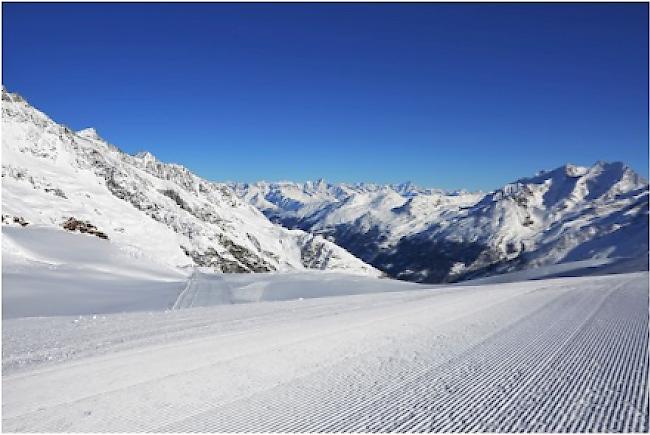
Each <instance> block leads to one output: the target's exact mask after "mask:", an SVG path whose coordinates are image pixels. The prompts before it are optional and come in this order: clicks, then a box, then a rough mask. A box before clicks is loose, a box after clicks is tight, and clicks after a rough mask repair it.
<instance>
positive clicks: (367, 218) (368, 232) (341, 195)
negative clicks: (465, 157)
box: [232, 162, 648, 282]
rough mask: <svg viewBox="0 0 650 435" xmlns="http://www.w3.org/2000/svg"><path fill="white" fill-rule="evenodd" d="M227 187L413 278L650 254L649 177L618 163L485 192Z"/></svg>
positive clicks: (275, 215) (569, 169)
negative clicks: (649, 247)
mask: <svg viewBox="0 0 650 435" xmlns="http://www.w3.org/2000/svg"><path fill="white" fill-rule="evenodd" d="M232 187H233V189H234V191H235V193H236V194H237V195H238V196H239V197H240V198H242V199H243V200H245V201H248V202H249V203H251V204H253V205H255V206H256V207H258V208H259V209H260V210H262V211H263V212H264V213H265V214H266V215H267V216H269V218H270V219H271V220H273V221H275V222H279V223H282V224H283V225H285V226H287V227H289V228H301V229H304V230H306V231H310V232H313V233H316V234H321V235H323V236H326V237H328V238H329V239H330V240H333V241H335V242H336V243H337V244H339V245H341V246H342V247H344V248H346V249H347V250H349V251H350V252H352V253H353V254H355V255H357V256H358V257H359V258H361V259H363V260H364V261H366V262H368V263H370V264H372V265H374V266H375V267H377V268H379V269H381V270H383V271H384V272H386V273H387V274H388V275H390V276H393V277H397V278H400V279H407V280H412V281H421V282H446V281H459V280H464V279H468V278H475V277H480V276H485V275H494V274H499V273H504V272H510V271H516V270H523V269H531V268H537V267H542V266H549V265H553V264H558V263H565V262H575V261H587V260H598V259H604V258H606V259H609V260H611V261H614V260H616V259H621V258H646V257H647V254H648V182H647V181H646V180H644V179H643V178H641V177H640V176H639V175H637V174H636V173H635V172H634V171H633V170H632V169H630V168H629V167H627V166H625V165H624V164H622V163H620V162H614V163H606V162H597V163H596V164H594V165H593V166H592V167H589V168H587V167H578V166H574V165H565V166H563V167H560V168H557V169H555V170H553V171H549V172H541V173H539V174H538V175H536V176H534V177H531V178H523V179H520V180H517V181H515V182H513V183H511V184H508V185H506V186H503V187H502V188H501V189H498V190H496V191H494V192H490V193H488V194H483V193H480V192H478V193H468V192H464V191H459V192H443V191H439V190H434V189H419V188H417V187H415V186H412V185H400V186H395V185H386V186H377V185H366V184H358V185H348V184H328V183H325V182H324V181H322V180H321V181H319V182H318V183H311V182H308V183H304V184H299V183H290V182H280V183H265V182H260V183H254V184H232ZM639 263H641V262H639ZM642 269H645V270H647V262H646V264H645V265H642Z"/></svg>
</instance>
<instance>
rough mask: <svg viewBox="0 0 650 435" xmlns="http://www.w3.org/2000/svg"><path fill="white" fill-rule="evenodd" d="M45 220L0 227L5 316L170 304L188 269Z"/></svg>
mask: <svg viewBox="0 0 650 435" xmlns="http://www.w3.org/2000/svg"><path fill="white" fill-rule="evenodd" d="M139 254H140V251H138V250H132V249H129V247H128V246H124V245H119V244H115V243H110V242H109V241H108V240H102V239H99V238H97V237H94V236H88V235H83V234H76V233H70V232H66V231H62V230H60V229H57V228H52V227H51V226H46V225H42V226H39V225H30V226H28V227H26V228H17V227H10V226H5V227H3V229H2V318H3V319H6V318H13V317H27V316H56V315H71V314H93V313H109V312H120V311H139V310H164V309H168V308H171V306H172V305H173V303H174V301H175V300H176V298H177V296H178V294H179V293H180V291H181V289H182V288H183V287H184V286H185V284H186V281H187V277H188V275H189V273H190V272H189V271H185V272H184V271H182V270H179V269H177V268H174V267H171V266H168V265H165V264H161V263H156V262H153V261H151V260H149V259H147V258H142V257H140V256H139Z"/></svg>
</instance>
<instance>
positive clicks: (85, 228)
mask: <svg viewBox="0 0 650 435" xmlns="http://www.w3.org/2000/svg"><path fill="white" fill-rule="evenodd" d="M62 226H63V228H64V229H66V230H68V231H79V232H80V233H84V234H92V235H93V236H97V237H99V238H100V239H104V240H108V236H107V235H106V233H104V232H102V231H99V230H98V229H97V227H96V226H95V225H93V224H91V223H90V222H83V221H80V220H77V219H75V218H73V217H71V218H69V219H68V220H67V221H65V222H64V223H63V225H62Z"/></svg>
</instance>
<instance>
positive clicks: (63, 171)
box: [2, 88, 381, 276]
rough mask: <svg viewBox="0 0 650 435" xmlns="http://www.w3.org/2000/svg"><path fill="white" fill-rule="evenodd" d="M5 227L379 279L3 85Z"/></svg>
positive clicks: (232, 262) (210, 259)
mask: <svg viewBox="0 0 650 435" xmlns="http://www.w3.org/2000/svg"><path fill="white" fill-rule="evenodd" d="M2 222H3V225H14V226H24V227H25V228H26V231H27V230H28V229H29V228H30V226H31V227H34V226H36V227H40V226H46V227H48V226H49V227H56V228H60V229H61V231H64V227H65V229H66V230H69V231H73V232H81V233H87V234H86V235H84V236H83V237H91V236H93V235H95V236H98V237H101V238H104V239H108V240H107V241H106V243H111V244H114V245H116V246H118V247H119V249H121V250H122V251H125V252H128V253H129V254H130V255H132V256H133V257H141V258H147V259H149V260H151V261H154V262H157V263H161V264H165V265H169V266H173V267H177V266H189V265H198V266H208V267H212V268H214V269H217V270H220V271H224V272H266V271H288V270H302V269H309V268H311V269H321V270H335V271H341V272H350V273H355V274H363V275H371V276H378V275H380V274H381V273H380V272H379V271H378V270H376V269H374V268H373V267H371V266H369V265H367V264H365V263H364V262H362V261H361V260H359V259H358V258H356V257H354V256H353V255H351V254H350V253H348V252H346V251H345V250H344V249H343V248H340V247H339V246H337V245H335V244H334V243H332V242H330V241H327V240H325V239H324V238H323V237H321V236H318V235H312V234H309V233H306V232H304V231H301V230H289V229H286V228H283V227H281V226H279V225H276V224H274V223H272V222H270V221H269V220H268V219H267V218H266V217H265V216H264V215H263V214H262V213H261V212H260V211H259V210H258V209H257V208H255V207H253V206H252V205H250V204H248V203H246V202H244V201H242V200H240V199H239V198H238V197H237V196H236V195H235V194H234V193H233V191H232V190H231V189H230V188H229V187H228V186H227V185H225V184H219V183H212V182H209V181H206V180H204V179H202V178H200V177H198V176H196V175H194V174H193V173H192V172H190V171H189V170H187V169H186V168H184V167H182V166H179V165H175V164H167V163H162V162H160V161H159V160H157V159H156V158H155V157H154V156H153V155H151V154H149V153H140V154H137V155H135V156H132V155H129V154H126V153H124V152H122V151H120V150H119V149H118V148H117V147H115V146H113V145H111V144H109V143H107V142H106V141H104V140H103V139H102V138H101V137H100V136H99V135H98V134H97V132H96V131H95V130H93V129H85V130H81V131H78V132H75V131H72V130H71V129H69V128H67V127H66V126H64V125H60V124H57V123H56V122H54V121H53V120H51V119H50V118H49V117H48V116H46V115H45V114H44V113H42V112H40V111H38V110H37V109H35V108H34V107H32V106H30V105H29V104H28V103H27V102H26V101H25V100H24V99H22V98H21V97H20V96H19V95H17V94H13V93H9V92H6V91H5V89H4V88H3V90H2ZM7 249H11V247H10V245H8V244H5V243H3V251H4V250H7ZM10 254H16V253H15V252H13V253H10ZM20 255H23V256H27V257H30V258H31V257H34V258H36V257H37V255H36V254H35V253H29V252H22V253H21V254H20Z"/></svg>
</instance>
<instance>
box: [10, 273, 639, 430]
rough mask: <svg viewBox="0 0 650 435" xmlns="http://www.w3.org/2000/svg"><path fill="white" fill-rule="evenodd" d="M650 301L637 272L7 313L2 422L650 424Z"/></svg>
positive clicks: (160, 426)
mask: <svg viewBox="0 0 650 435" xmlns="http://www.w3.org/2000/svg"><path fill="white" fill-rule="evenodd" d="M186 289H190V290H189V291H187V292H184V293H182V294H181V296H179V299H178V301H177V304H178V305H179V306H180V305H182V306H192V304H193V301H194V299H195V298H197V297H199V298H200V297H201V292H200V291H194V290H197V289H198V290H200V286H198V287H197V286H193V285H188V286H187V288H186ZM193 289H194V290H193ZM182 300H184V301H185V302H183V301H182ZM647 307H648V274H647V273H636V274H626V275H616V276H602V277H584V278H561V279H553V280H540V281H532V282H521V283H511V284H494V285H483V286H471V287H469V286H468V287H455V288H440V289H433V290H422V291H404V292H391V293H377V294H363V295H353V296H343V297H331V298H320V299H310V300H300V301H278V302H261V303H254V304H240V305H223V306H217V307H208V308H191V309H186V310H179V311H173V312H160V313H129V314H119V315H106V316H101V317H100V318H96V319H93V318H82V319H81V321H79V318H74V317H58V318H33V319H12V320H7V321H5V322H4V325H3V326H4V328H3V329H4V330H3V334H4V338H5V340H4V343H3V375H4V376H3V390H4V391H3V429H4V430H5V431H55V432H57V431H163V432H166V431H172V432H206V431H221V432H230V431H241V432H260V431H272V432H278V431H289V432H293V431H312V432H352V431H373V432H376V431H396V432H407V431H408V432H431V431H434V432H458V431H463V432H473V431H504V432H567V431H571V432H584V431H590V432H594V431H596V432H621V431H625V432H630V431H631V432H647V431H648V429H649V427H648V413H649V412H648V406H649V404H648V375H647V373H648V369H649V366H648V316H647ZM75 320H76V322H75ZM21 334H22V335H21ZM8 337H11V339H10V340H7V338H8ZM98 343H101V347H100V346H96V345H97V344H98ZM48 357H50V358H48Z"/></svg>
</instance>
